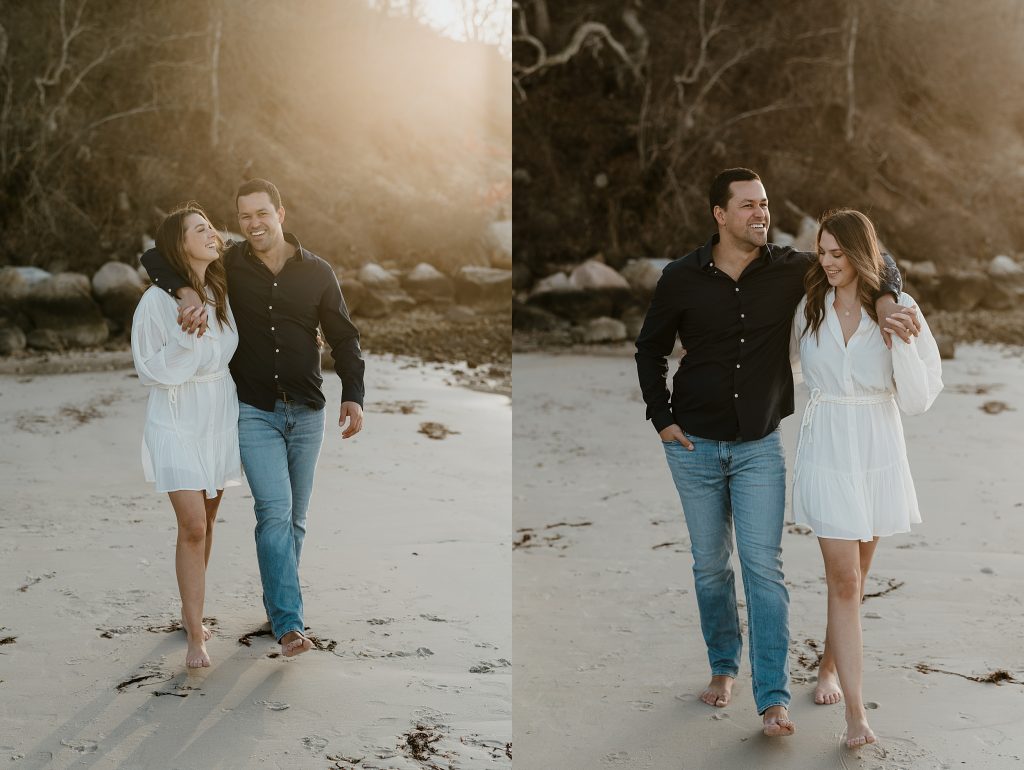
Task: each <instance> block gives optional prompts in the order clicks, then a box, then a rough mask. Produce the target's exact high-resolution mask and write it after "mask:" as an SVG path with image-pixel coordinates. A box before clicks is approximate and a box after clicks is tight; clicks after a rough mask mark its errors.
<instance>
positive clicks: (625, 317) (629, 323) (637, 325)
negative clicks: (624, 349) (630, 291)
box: [622, 306, 647, 340]
mask: <svg viewBox="0 0 1024 770" xmlns="http://www.w3.org/2000/svg"><path fill="white" fill-rule="evenodd" d="M646 315H647V313H645V312H644V311H643V310H641V309H640V308H638V307H635V306H634V307H630V308H627V309H626V311H625V312H624V313H623V314H622V323H624V324H626V339H630V340H635V339H636V338H637V337H639V336H640V330H641V329H642V328H643V326H644V318H645V317H646Z"/></svg>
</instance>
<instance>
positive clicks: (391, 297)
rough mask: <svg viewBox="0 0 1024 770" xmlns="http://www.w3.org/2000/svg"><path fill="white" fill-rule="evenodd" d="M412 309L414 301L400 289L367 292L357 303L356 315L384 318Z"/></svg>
mask: <svg viewBox="0 0 1024 770" xmlns="http://www.w3.org/2000/svg"><path fill="white" fill-rule="evenodd" d="M414 307H416V300H414V299H413V298H412V297H410V296H409V295H408V294H406V293H405V292H404V291H402V290H401V289H396V290H394V291H386V290H376V291H374V290H367V292H366V294H365V295H364V296H363V298H362V299H361V300H360V301H359V305H358V308H359V310H358V314H359V315H361V316H363V317H364V318H384V317H385V316H389V315H392V314H394V313H398V312H401V311H403V310H409V309H410V308H414Z"/></svg>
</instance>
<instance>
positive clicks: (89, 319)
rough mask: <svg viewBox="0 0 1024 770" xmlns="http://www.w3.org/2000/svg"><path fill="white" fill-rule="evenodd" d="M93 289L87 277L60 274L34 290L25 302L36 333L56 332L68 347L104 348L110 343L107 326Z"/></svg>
mask: <svg viewBox="0 0 1024 770" xmlns="http://www.w3.org/2000/svg"><path fill="white" fill-rule="evenodd" d="M90 289H91V285H90V282H89V279H88V278H87V277H86V276H84V275H81V274H80V273H58V274H56V275H53V276H50V277H49V278H46V279H44V280H42V281H40V282H39V283H37V284H35V285H34V286H33V287H32V288H31V290H30V291H29V293H28V296H27V297H26V298H25V300H24V307H25V312H26V313H27V314H28V315H29V317H30V318H31V319H32V323H33V324H34V325H35V327H36V330H37V331H39V330H46V329H49V330H53V331H54V332H55V333H56V334H57V335H58V336H59V338H60V339H61V340H62V341H63V343H64V344H65V345H67V346H70V347H88V346H92V345H101V344H102V343H104V342H106V340H107V336H108V330H107V324H106V322H105V321H104V320H103V313H102V312H101V311H100V306H99V305H97V304H96V301H95V300H94V299H93V298H92V292H91V291H90ZM32 344H33V343H32V337H31V335H29V345H32Z"/></svg>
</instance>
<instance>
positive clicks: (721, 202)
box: [708, 168, 761, 216]
mask: <svg viewBox="0 0 1024 770" xmlns="http://www.w3.org/2000/svg"><path fill="white" fill-rule="evenodd" d="M753 181H758V182H760V181H761V177H759V176H758V175H757V174H755V173H754V172H753V171H751V170H750V169H749V168H727V169H726V170H725V171H723V172H721V173H720V174H719V175H718V176H716V177H715V181H713V182H712V183H711V190H710V191H709V193H708V203H710V204H711V216H714V215H715V206H721V207H722V208H723V209H724V208H726V207H727V206H728V205H729V198H731V197H732V192H731V191H730V190H729V185H731V184H732V183H733V182H753Z"/></svg>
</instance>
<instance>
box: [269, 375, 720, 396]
mask: <svg viewBox="0 0 1024 770" xmlns="http://www.w3.org/2000/svg"><path fill="white" fill-rule="evenodd" d="M275 376H276V375H275ZM732 397H733V398H739V397H740V394H739V393H733V394H732Z"/></svg>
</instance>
